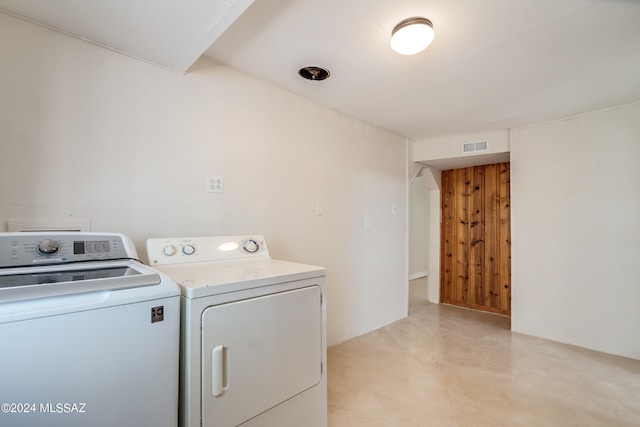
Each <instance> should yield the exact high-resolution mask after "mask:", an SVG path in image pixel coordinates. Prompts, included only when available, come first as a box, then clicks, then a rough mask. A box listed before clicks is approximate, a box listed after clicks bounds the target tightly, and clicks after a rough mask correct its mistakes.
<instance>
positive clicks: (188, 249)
mask: <svg viewBox="0 0 640 427" xmlns="http://www.w3.org/2000/svg"><path fill="white" fill-rule="evenodd" d="M195 252H196V248H195V246H193V245H184V246H183V247H182V253H183V254H185V255H193V254H194V253H195Z"/></svg>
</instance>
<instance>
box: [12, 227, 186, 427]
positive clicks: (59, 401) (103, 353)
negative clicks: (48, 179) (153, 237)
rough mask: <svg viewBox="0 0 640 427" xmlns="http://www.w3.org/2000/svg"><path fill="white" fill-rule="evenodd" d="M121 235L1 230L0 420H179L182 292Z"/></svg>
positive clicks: (106, 423) (169, 425) (67, 425)
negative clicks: (137, 256) (138, 255)
mask: <svg viewBox="0 0 640 427" xmlns="http://www.w3.org/2000/svg"><path fill="white" fill-rule="evenodd" d="M135 258H136V251H135V248H134V246H133V245H132V244H131V242H130V241H129V239H127V238H126V237H125V236H123V235H121V234H115V233H108V234H107V233H0V342H1V343H2V350H1V351H0V404H1V412H0V424H1V425H6V426H34V427H35V426H45V425H46V426H61V427H62V426H64V427H75V426H77V427H80V426H83V427H84V426H101V427H112V426H120V425H121V426H165V427H175V425H176V424H177V419H178V410H177V406H178V360H179V359H178V357H179V352H178V345H179V334H180V315H179V310H180V298H179V296H180V291H179V289H178V287H177V285H176V284H175V283H174V282H172V281H171V280H169V279H168V278H167V277H166V276H164V275H162V274H161V273H159V272H157V271H155V270H153V269H152V268H149V267H148V266H146V265H144V264H142V263H141V262H139V261H138V260H136V259H135Z"/></svg>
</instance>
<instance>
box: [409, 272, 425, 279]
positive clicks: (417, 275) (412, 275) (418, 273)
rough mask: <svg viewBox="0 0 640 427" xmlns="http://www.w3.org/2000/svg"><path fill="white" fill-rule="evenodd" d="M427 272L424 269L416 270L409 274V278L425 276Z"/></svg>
mask: <svg viewBox="0 0 640 427" xmlns="http://www.w3.org/2000/svg"><path fill="white" fill-rule="evenodd" d="M428 275H429V273H427V272H426V271H418V272H417V273H413V274H410V275H409V280H415V279H421V278H423V277H427V276H428Z"/></svg>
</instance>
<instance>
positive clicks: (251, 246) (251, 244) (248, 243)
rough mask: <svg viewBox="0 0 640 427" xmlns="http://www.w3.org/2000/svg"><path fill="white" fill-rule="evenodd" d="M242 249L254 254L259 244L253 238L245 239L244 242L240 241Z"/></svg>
mask: <svg viewBox="0 0 640 427" xmlns="http://www.w3.org/2000/svg"><path fill="white" fill-rule="evenodd" d="M242 249H244V250H245V251H246V252H249V253H250V254H254V253H256V252H258V249H260V245H259V244H258V242H256V241H255V240H245V241H244V242H242Z"/></svg>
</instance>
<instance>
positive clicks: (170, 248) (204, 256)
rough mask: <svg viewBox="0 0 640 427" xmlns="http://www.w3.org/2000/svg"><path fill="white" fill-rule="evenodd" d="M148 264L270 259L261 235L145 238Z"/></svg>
mask: <svg viewBox="0 0 640 427" xmlns="http://www.w3.org/2000/svg"><path fill="white" fill-rule="evenodd" d="M147 256H148V258H149V264H150V265H166V264H183V263H190V262H205V261H228V260H233V259H245V260H246V259H253V258H259V257H262V258H269V250H268V249H267V244H266V242H265V240H264V237H263V236H260V235H254V236H208V237H180V238H168V239H167V238H164V239H149V240H147Z"/></svg>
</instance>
